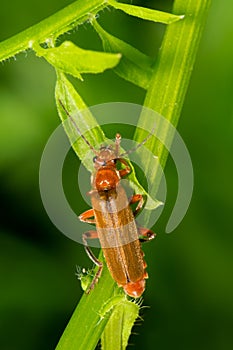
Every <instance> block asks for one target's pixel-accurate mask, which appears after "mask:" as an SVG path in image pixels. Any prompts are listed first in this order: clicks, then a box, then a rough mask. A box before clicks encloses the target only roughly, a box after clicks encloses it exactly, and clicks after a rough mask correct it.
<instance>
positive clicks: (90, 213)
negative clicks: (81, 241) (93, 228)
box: [78, 209, 95, 224]
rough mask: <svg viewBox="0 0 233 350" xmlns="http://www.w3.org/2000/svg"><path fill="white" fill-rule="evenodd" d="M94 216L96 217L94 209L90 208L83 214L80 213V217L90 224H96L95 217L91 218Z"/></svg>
mask: <svg viewBox="0 0 233 350" xmlns="http://www.w3.org/2000/svg"><path fill="white" fill-rule="evenodd" d="M92 217H94V210H93V209H89V210H87V211H85V212H84V213H82V214H81V215H79V217H78V218H79V220H80V221H83V222H87V223H88V224H95V219H90V218H92Z"/></svg>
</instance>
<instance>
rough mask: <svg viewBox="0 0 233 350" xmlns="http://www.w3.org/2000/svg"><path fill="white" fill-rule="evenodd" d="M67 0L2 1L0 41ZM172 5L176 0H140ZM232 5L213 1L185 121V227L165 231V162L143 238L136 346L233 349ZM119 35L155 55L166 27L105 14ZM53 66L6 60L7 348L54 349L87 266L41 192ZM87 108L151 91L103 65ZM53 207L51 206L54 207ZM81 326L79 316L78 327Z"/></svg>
mask: <svg viewBox="0 0 233 350" xmlns="http://www.w3.org/2000/svg"><path fill="white" fill-rule="evenodd" d="M70 2H71V1H70V0H59V1H57V0H56V1H55V0H47V1H39V2H33V1H29V0H21V1H16V0H13V1H11V2H3V3H1V10H0V40H3V39H5V38H7V37H10V36H11V35H13V34H15V33H17V32H19V31H21V30H23V29H24V28H27V27H28V26H30V25H32V24H34V23H36V22H38V21H39V20H41V19H43V18H45V17H47V16H48V15H50V14H52V13H54V12H56V11H57V10H58V9H60V8H62V7H64V6H65V5H67V4H69V3H70ZM134 4H141V5H142V4H144V5H145V6H147V7H151V8H157V9H164V10H169V9H170V8H171V5H172V1H170V0H169V1H166V0H160V1H156V0H151V1H150V0H148V1H134ZM232 14H233V2H232V1H231V0H213V3H212V7H211V10H210V13H209V17H208V21H207V24H206V28H205V32H204V35H203V39H202V41H201V45H200V49H199V52H198V56H197V61H196V64H195V68H194V71H193V74H192V78H191V82H190V86H189V89H188V93H187V97H186V100H185V104H184V108H183V111H182V116H181V119H180V122H179V126H178V130H179V132H180V133H181V135H182V137H183V139H184V141H185V142H186V145H187V147H188V149H189V151H190V154H191V157H192V161H193V167H194V174H195V187H194V193H193V199H192V202H191V205H190V208H189V210H188V212H187V215H186V216H185V218H184V220H183V222H182V223H181V224H180V226H179V227H178V228H177V229H176V230H175V231H174V232H173V233H172V234H165V233H164V230H165V226H166V222H167V220H168V218H169V215H170V212H171V209H172V206H173V205H174V200H175V196H176V193H177V177H176V171H175V168H174V164H173V163H172V161H171V160H169V161H168V164H167V167H166V178H167V183H168V200H167V203H166V205H165V209H164V212H163V214H162V217H161V218H160V220H159V222H158V223H157V224H156V227H155V230H156V232H157V233H158V237H157V239H156V240H155V241H154V242H152V243H151V244H148V245H145V247H144V251H145V253H146V260H147V262H148V265H149V266H148V272H149V275H150V279H149V280H148V283H147V290H146V292H145V295H144V305H147V306H149V308H145V309H143V310H142V317H143V319H144V321H143V322H139V323H140V325H137V326H136V327H135V329H134V333H137V335H133V336H132V337H131V339H130V343H131V344H134V347H131V348H132V349H138V350H139V349H142V348H143V349H144V350H151V349H154V348H157V349H160V350H168V349H170V348H173V349H177V350H184V349H185V350H187V349H189V350H196V349H200V350H201V349H205V350H207V349H211V350H228V349H232V348H233V331H232V329H233V278H232V275H233V273H232V272H233V249H232V248H233V234H232V220H231V219H232V210H233V205H232V195H233V191H232V188H233V186H232V170H233V165H232V151H233V147H232V146H233V142H232V134H233V99H232V96H233V45H232V38H233V25H232ZM100 21H101V23H102V25H103V26H104V28H106V29H108V30H109V32H111V33H112V34H114V35H116V36H118V37H120V38H122V39H124V40H126V41H128V42H129V43H131V44H132V45H134V46H135V47H137V48H139V49H140V50H141V51H143V52H145V53H147V54H149V55H151V56H156V54H157V52H158V48H159V46H160V43H161V38H162V35H163V31H164V28H165V27H164V26H163V25H160V24H152V23H149V22H146V21H145V22H143V21H140V20H137V19H135V18H130V17H128V16H126V15H124V14H122V13H119V12H118V11H111V12H109V11H107V10H106V11H104V12H102V13H101V16H100ZM69 39H72V40H74V41H75V42H76V43H78V44H80V45H81V46H82V47H84V48H93V49H101V44H100V41H99V39H98V37H97V36H96V34H95V32H94V31H93V29H92V28H91V26H90V25H89V24H85V25H83V26H82V27H79V28H78V29H77V30H76V31H74V32H72V33H71V34H70V35H69ZM54 85H55V74H54V71H53V68H52V67H50V66H49V65H48V64H47V63H46V62H45V61H44V60H43V59H39V58H36V57H35V55H34V54H33V53H32V52H27V53H22V54H20V55H18V56H16V59H10V60H9V61H6V62H4V63H3V64H1V65H0V205H1V210H0V214H1V224H0V349H1V350H21V349H23V350H39V349H48V350H52V349H54V348H55V346H56V344H57V342H58V340H59V337H60V335H61V334H62V332H63V329H64V328H65V325H66V324H67V322H68V320H69V318H70V316H71V314H72V312H73V310H74V308H75V306H76V304H77V302H78V300H79V298H80V296H81V294H82V291H81V288H80V284H79V281H77V279H76V277H75V266H76V265H80V266H83V267H91V266H92V263H91V262H90V261H89V260H88V258H87V257H86V255H85V253H84V251H83V246H82V245H79V244H78V243H76V242H73V241H71V240H69V239H68V238H66V237H65V236H64V235H62V234H61V233H60V232H59V231H58V230H57V229H56V228H55V227H54V226H53V224H52V223H51V222H50V220H49V218H48V216H47V214H46V212H45V210H44V208H43V205H42V202H41V199H40V193H39V184H38V176H39V163H40V158H41V154H42V152H43V148H44V146H45V143H46V140H47V139H48V137H49V135H50V134H51V132H52V131H53V130H54V128H55V127H56V126H57V125H58V124H59V119H58V115H57V112H56V109H55V102H54ZM75 85H76V87H77V89H78V90H79V92H80V93H81V94H82V96H83V98H84V99H85V101H86V103H87V104H88V105H94V104H98V103H102V102H112V101H126V102H133V103H143V99H144V91H143V90H141V89H140V88H137V87H135V86H133V85H131V84H130V83H127V82H125V81H123V80H122V79H120V78H119V77H118V76H116V75H115V74H114V73H113V72H111V71H107V72H105V73H104V74H101V75H96V76H86V77H85V81H84V82H83V83H81V82H75ZM77 166H78V161H77V159H76V157H75V156H74V154H73V153H72V152H70V153H69V156H68V159H67V164H66V170H65V172H64V187H65V189H66V193H67V197H68V198H69V201H70V202H71V203H72V206H73V208H74V210H75V211H76V212H77V213H78V214H79V213H80V212H81V211H82V210H83V209H84V208H80V206H79V198H78V189H77V179H76V175H77ZM54 205H56V204H54ZM80 327H82V325H80Z"/></svg>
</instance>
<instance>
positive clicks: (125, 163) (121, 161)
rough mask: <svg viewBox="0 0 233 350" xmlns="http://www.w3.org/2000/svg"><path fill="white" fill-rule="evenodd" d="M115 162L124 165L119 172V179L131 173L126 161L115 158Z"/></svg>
mask: <svg viewBox="0 0 233 350" xmlns="http://www.w3.org/2000/svg"><path fill="white" fill-rule="evenodd" d="M117 160H118V162H120V163H121V164H123V165H125V168H124V169H121V170H119V174H120V177H124V176H126V175H128V174H129V173H130V172H131V169H130V166H129V164H128V163H127V161H126V160H125V159H123V158H117Z"/></svg>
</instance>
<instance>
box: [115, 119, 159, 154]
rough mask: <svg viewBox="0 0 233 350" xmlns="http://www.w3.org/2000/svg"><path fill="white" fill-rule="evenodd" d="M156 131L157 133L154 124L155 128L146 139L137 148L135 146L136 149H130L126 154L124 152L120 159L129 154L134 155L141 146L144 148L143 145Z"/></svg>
mask: <svg viewBox="0 0 233 350" xmlns="http://www.w3.org/2000/svg"><path fill="white" fill-rule="evenodd" d="M154 131H155V124H154V126H153V128H152V130H151V132H150V133H149V134H148V135H147V136H146V137H145V139H144V140H143V141H142V142H140V143H138V144H137V146H135V147H133V148H131V149H129V150H128V151H126V152H124V153H121V154H120V155H119V158H120V157H124V156H126V155H127V154H130V153H133V152H135V151H136V150H137V149H138V148H140V147H141V146H143V145H144V144H145V143H146V141H147V140H148V139H149V138H150V137H151V136H152V135H153V133H154Z"/></svg>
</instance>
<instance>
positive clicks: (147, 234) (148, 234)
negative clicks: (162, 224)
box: [138, 227, 156, 242]
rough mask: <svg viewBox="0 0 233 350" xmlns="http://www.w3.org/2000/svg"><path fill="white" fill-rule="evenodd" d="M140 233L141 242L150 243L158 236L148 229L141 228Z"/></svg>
mask: <svg viewBox="0 0 233 350" xmlns="http://www.w3.org/2000/svg"><path fill="white" fill-rule="evenodd" d="M138 231H139V241H140V242H148V241H151V240H152V239H154V238H155V237H156V234H155V233H154V232H152V231H151V230H148V229H147V228H143V227H139V228H138Z"/></svg>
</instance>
